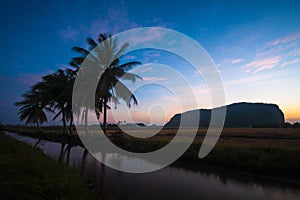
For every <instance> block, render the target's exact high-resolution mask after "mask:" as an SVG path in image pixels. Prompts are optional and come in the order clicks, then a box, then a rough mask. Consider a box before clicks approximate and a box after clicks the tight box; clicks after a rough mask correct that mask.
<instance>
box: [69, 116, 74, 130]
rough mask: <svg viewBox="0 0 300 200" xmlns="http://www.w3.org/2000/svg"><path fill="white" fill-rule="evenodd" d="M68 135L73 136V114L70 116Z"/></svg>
mask: <svg viewBox="0 0 300 200" xmlns="http://www.w3.org/2000/svg"><path fill="white" fill-rule="evenodd" d="M69 133H70V134H71V135H73V113H71V116H70V124H69Z"/></svg>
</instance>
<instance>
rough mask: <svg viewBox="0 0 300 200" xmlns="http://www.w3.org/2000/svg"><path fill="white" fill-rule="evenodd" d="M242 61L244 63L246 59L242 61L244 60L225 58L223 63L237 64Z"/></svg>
mask: <svg viewBox="0 0 300 200" xmlns="http://www.w3.org/2000/svg"><path fill="white" fill-rule="evenodd" d="M242 61H244V59H242V58H235V59H229V58H225V59H223V63H230V64H237V63H240V62H242Z"/></svg>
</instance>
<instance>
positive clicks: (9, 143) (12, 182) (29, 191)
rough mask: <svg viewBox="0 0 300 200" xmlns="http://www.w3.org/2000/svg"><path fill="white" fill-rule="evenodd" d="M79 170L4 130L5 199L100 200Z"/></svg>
mask: <svg viewBox="0 0 300 200" xmlns="http://www.w3.org/2000/svg"><path fill="white" fill-rule="evenodd" d="M95 194H96V193H95V192H94V191H91V190H90V189H89V188H88V187H87V185H86V184H85V183H84V181H83V179H82V178H81V177H80V175H79V173H78V172H77V171H75V170H73V169H70V168H68V167H67V166H65V165H62V164H59V163H57V162H56V161H55V160H53V159H51V158H50V157H48V156H46V155H45V154H43V153H42V152H41V151H40V150H38V149H35V148H33V147H31V146H30V145H28V144H24V143H22V142H19V141H16V140H14V139H12V138H10V137H9V136H6V135H4V134H3V133H2V132H0V198H1V199H10V200H13V199H30V200H35V199H76V200H79V199H96V195H95Z"/></svg>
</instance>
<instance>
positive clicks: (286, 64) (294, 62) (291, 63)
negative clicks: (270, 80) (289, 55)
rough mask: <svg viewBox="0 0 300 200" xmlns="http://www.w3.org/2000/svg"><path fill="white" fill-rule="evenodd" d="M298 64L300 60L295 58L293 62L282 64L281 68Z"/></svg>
mask: <svg viewBox="0 0 300 200" xmlns="http://www.w3.org/2000/svg"><path fill="white" fill-rule="evenodd" d="M298 62H300V58H296V59H294V60H290V61H287V62H284V63H283V64H282V65H281V67H286V66H288V65H293V64H296V63H298Z"/></svg>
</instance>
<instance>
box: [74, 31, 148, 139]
mask: <svg viewBox="0 0 300 200" xmlns="http://www.w3.org/2000/svg"><path fill="white" fill-rule="evenodd" d="M97 41H98V43H97V42H96V41H94V40H93V39H91V38H88V39H87V43H88V45H89V50H86V49H84V48H81V47H73V48H72V49H73V50H74V51H76V52H78V53H80V54H81V55H80V56H79V57H75V58H73V59H72V61H73V62H75V63H77V64H78V65H80V66H81V67H82V68H83V69H82V70H84V68H87V69H86V71H87V72H88V73H86V74H87V75H88V76H89V78H88V79H89V80H94V79H98V80H99V81H98V85H97V89H96V94H95V95H94V98H95V104H96V105H95V111H96V115H97V118H98V119H99V118H100V113H103V130H104V133H106V129H107V109H110V106H109V105H108V104H109V103H110V102H113V103H114V104H115V106H116V105H117V104H119V103H120V101H119V100H120V99H122V100H124V101H125V102H126V104H127V106H128V107H130V106H131V102H132V101H133V104H137V103H138V102H137V99H136V97H135V96H134V95H133V94H132V92H131V91H130V90H129V89H128V88H127V87H126V85H125V84H123V83H122V82H121V80H130V81H132V82H135V81H136V80H137V79H142V78H141V77H139V76H138V75H136V74H133V73H128V72H127V71H129V70H130V69H132V68H133V67H135V66H137V65H140V64H141V63H140V62H137V61H131V62H126V63H123V64H120V59H119V57H120V56H121V55H122V53H123V52H124V51H125V49H126V48H127V47H128V45H129V44H128V43H125V44H123V45H122V46H121V47H120V48H119V46H118V43H117V40H116V39H113V38H112V37H111V35H108V34H100V35H99V37H98V39H97ZM83 62H84V64H83V65H82V63H83ZM99 76H100V77H99ZM92 77H93V78H92ZM116 86H118V87H116ZM83 87H84V86H83ZM83 91H87V92H93V91H88V90H87V89H86V90H83ZM86 96H89V95H86ZM86 105H87V106H86V111H85V115H86V117H87V110H88V103H87V102H86Z"/></svg>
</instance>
